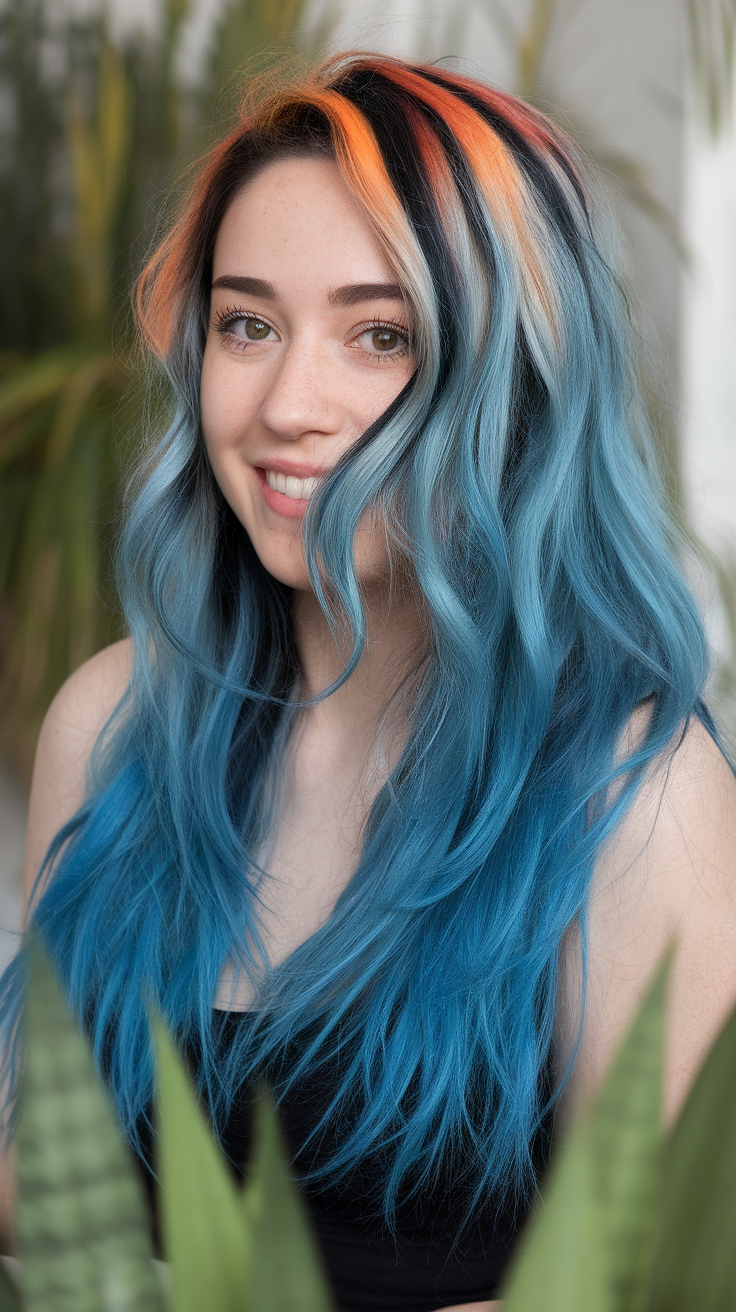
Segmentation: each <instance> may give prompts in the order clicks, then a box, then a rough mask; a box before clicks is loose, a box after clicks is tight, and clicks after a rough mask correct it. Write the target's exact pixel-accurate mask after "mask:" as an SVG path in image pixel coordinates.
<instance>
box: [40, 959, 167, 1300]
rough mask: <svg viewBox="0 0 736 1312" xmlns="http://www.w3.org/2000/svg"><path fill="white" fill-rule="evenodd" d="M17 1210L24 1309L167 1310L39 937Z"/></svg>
mask: <svg viewBox="0 0 736 1312" xmlns="http://www.w3.org/2000/svg"><path fill="white" fill-rule="evenodd" d="M27 952H28V989H27V996H26V1005H25V1015H24V1072H23V1079H22V1084H21V1093H20V1105H19V1114H18V1130H17V1146H18V1164H17V1182H18V1200H17V1207H16V1217H17V1231H18V1246H19V1252H20V1258H21V1261H22V1263H23V1291H24V1307H25V1308H26V1309H27V1312H102V1309H105V1310H107V1309H110V1310H111V1312H112V1309H114V1310H115V1312H160V1309H161V1295H160V1292H159V1286H158V1282H157V1278H156V1274H155V1270H154V1266H153V1261H152V1253H151V1242H150V1222H149V1217H148V1210H147V1207H146V1205H145V1203H144V1200H143V1194H142V1190H141V1186H140V1181H139V1179H138V1177H137V1174H136V1169H135V1166H134V1164H133V1161H132V1158H131V1156H130V1152H129V1150H128V1149H127V1147H126V1146H125V1144H124V1143H123V1141H122V1139H121V1137H120V1134H119V1132H118V1129H117V1126H116V1124H115V1119H114V1116H113V1113H112V1111H111V1109H110V1107H109V1104H108V1100H107V1096H106V1094H105V1093H104V1091H103V1089H102V1088H101V1086H100V1083H99V1080H98V1078H97V1075H96V1072H95V1069H94V1066H93V1063H92V1059H91V1057H90V1054H89V1052H88V1050H87V1046H86V1044H85V1041H84V1039H83V1038H82V1036H81V1035H80V1033H79V1031H78V1030H77V1027H76V1026H75V1024H74V1022H73V1021H72V1019H71V1017H70V1016H69V1013H68V1011H67V1009H66V1006H65V1004H64V1000H63V998H62V996H61V993H60V991H59V988H58V985H57V984H56V981H55V980H54V978H53V975H52V973H51V970H50V967H49V965H48V962H47V959H46V956H45V953H44V951H43V949H42V947H41V945H40V942H39V940H38V938H37V937H36V936H35V935H33V934H31V935H30V936H29V939H28V945H27Z"/></svg>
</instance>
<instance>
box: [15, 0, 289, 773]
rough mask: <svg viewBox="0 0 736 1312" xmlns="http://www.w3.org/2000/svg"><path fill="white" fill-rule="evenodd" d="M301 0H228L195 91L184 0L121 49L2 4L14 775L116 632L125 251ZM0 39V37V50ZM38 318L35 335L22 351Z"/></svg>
mask: <svg viewBox="0 0 736 1312" xmlns="http://www.w3.org/2000/svg"><path fill="white" fill-rule="evenodd" d="M303 3H304V0H278V3H276V4H273V5H263V4H261V3H259V2H258V0H231V3H230V4H229V5H228V6H227V7H226V9H225V11H224V14H223V17H222V20H221V23H220V27H219V37H218V40H217V41H216V42H215V48H214V52H213V56H212V59H211V61H210V65H209V66H208V80H207V84H206V85H205V86H203V87H201V88H199V89H198V90H197V92H196V94H195V93H193V92H190V91H186V90H184V89H183V88H182V87H181V86H180V85H179V84H178V83H177V81H176V77H175V65H176V49H177V42H178V40H179V37H180V33H181V28H182V23H183V20H184V18H185V16H186V12H187V4H186V0H168V3H167V5H166V6H165V11H164V15H163V24H162V34H161V38H160V40H159V42H158V44H156V43H153V44H151V43H149V44H148V45H143V44H141V43H140V42H133V43H132V44H131V45H130V47H129V48H128V49H127V50H120V49H117V48H116V47H115V46H113V44H112V43H111V41H110V39H109V37H108V34H107V30H106V26H105V23H104V21H103V20H101V19H98V18H94V19H87V20H78V21H76V22H71V23H70V24H69V25H67V27H65V28H61V29H60V30H59V29H56V34H55V36H53V37H52V36H51V35H50V33H49V31H48V30H47V27H46V25H45V22H44V7H43V3H42V0H9V7H8V9H7V10H6V11H5V13H4V14H3V15H0V27H2V25H3V24H4V26H5V29H6V32H5V35H6V38H7V39H6V42H5V49H6V51H8V52H9V56H8V57H7V58H6V62H5V65H4V66H3V65H2V64H0V77H2V76H4V78H5V81H6V84H7V86H8V89H9V90H10V92H11V95H12V98H13V101H14V108H15V109H16V110H17V129H16V132H15V135H14V136H12V135H11V137H9V138H8V140H7V142H6V145H7V149H8V153H9V154H10V156H11V159H12V160H13V161H14V163H13V166H12V168H10V170H9V172H8V173H7V178H8V186H7V192H6V193H3V192H2V179H0V202H2V201H4V200H7V202H8V205H7V208H6V211H5V212H4V211H3V209H2V204H0V238H1V237H2V236H3V232H2V224H3V221H4V219H3V214H5V223H6V230H5V235H6V237H7V242H6V248H5V252H3V255H2V256H0V258H3V257H4V254H5V253H6V252H7V247H8V245H12V244H13V243H15V246H16V248H19V246H20V245H22V243H23V242H25V241H26V240H27V232H28V230H29V224H28V222H27V218H26V216H21V215H20V213H18V215H17V222H15V220H14V223H15V226H12V224H11V225H10V226H8V224H9V223H10V219H9V218H8V215H10V216H11V217H12V215H13V214H14V213H15V211H14V209H13V207H14V206H15V209H16V210H17V209H18V206H20V204H21V201H22V200H23V197H24V195H25V194H26V193H27V194H28V197H29V205H30V206H31V217H32V223H31V224H30V229H31V230H32V233H33V234H35V235H34V237H33V243H32V244H31V245H30V246H29V248H28V252H27V253H26V254H24V253H23V252H21V262H22V263H23V262H25V264H26V265H28V266H29V268H32V269H33V270H35V272H34V273H33V276H32V277H31V278H30V280H29V279H28V277H26V283H28V285H31V286H34V287H37V289H38V290H37V295H36V302H35V306H36V308H35V311H34V314H33V316H32V321H31V322H30V323H29V326H28V331H27V333H26V341H27V344H28V346H29V347H30V348H31V352H30V354H29V353H26V352H23V351H21V355H20V358H18V359H16V360H15V361H14V360H13V359H12V358H10V357H7V358H6V359H5V360H4V361H2V360H0V364H2V365H3V366H4V367H3V369H2V371H1V372H0V712H1V714H0V723H1V724H2V730H1V735H2V741H1V743H0V745H2V746H3V747H4V749H5V751H6V753H8V754H9V755H10V756H11V758H12V759H13V760H14V761H15V763H16V765H18V766H19V767H20V768H21V770H22V772H24V773H26V774H27V773H29V771H30V765H31V761H32V757H33V750H34V747H35V740H36V736H37V733H38V728H39V726H40V722H41V719H42V717H43V714H44V712H45V709H46V707H47V706H48V703H49V701H50V700H51V697H52V696H53V694H54V693H55V691H56V690H57V688H58V687H59V685H60V684H61V683H62V682H63V680H64V678H65V677H66V676H67V674H69V672H70V671H71V670H73V669H74V668H75V667H76V666H77V665H78V664H79V663H80V662H81V661H82V660H84V659H85V658H86V657H87V656H90V655H92V654H93V653H94V652H95V651H96V650H97V649H98V648H99V647H101V646H104V645H105V644H106V643H108V642H110V641H111V640H112V639H114V638H115V637H116V636H119V633H120V627H119V626H120V617H119V614H118V610H117V604H116V598H115V590H114V586H113V582H112V575H113V566H112V539H113V534H114V521H115V514H116V506H117V505H118V502H119V490H120V484H121V479H122V476H123V467H124V466H125V465H128V464H130V462H131V460H133V459H135V452H136V445H137V441H138V430H139V427H140V418H139V413H138V412H139V410H140V404H139V403H140V388H139V385H138V381H137V373H138V365H139V361H138V358H137V355H136V352H135V349H134V347H133V345H132V343H131V340H130V339H131V332H130V326H129V316H128V312H127V308H126V307H127V299H128V294H129V290H130V282H131V277H132V273H133V271H134V268H135V263H136V260H137V258H138V255H139V254H142V253H143V250H144V249H145V246H146V244H147V241H148V239H149V237H150V234H151V230H152V227H153V225H154V224H155V221H156V217H157V216H156V208H157V205H158V199H159V197H160V194H161V191H162V188H163V187H164V186H165V185H166V183H167V181H170V176H171V173H172V171H173V170H174V168H176V169H181V168H182V167H183V166H185V165H186V163H187V159H188V158H189V156H190V155H191V152H192V150H194V149H198V148H200V147H202V146H204V145H205V144H206V130H205V131H202V130H198V131H193V130H192V125H193V122H195V121H196V119H197V118H199V120H200V121H203V120H204V119H206V116H207V115H208V113H209V107H210V105H211V103H212V101H213V99H214V98H215V97H216V96H217V95H218V94H219V93H220V92H221V90H222V88H223V86H225V85H229V86H230V87H231V88H234V87H235V86H236V85H237V80H234V78H233V70H234V69H235V68H237V67H239V66H240V65H242V64H243V63H247V67H248V69H249V70H250V72H251V73H256V72H257V71H258V69H259V68H262V67H265V66H267V65H272V64H273V61H274V58H275V57H276V55H278V54H280V53H281V54H282V53H283V51H284V50H285V49H286V48H288V47H289V46H290V45H291V46H292V47H296V46H298V45H299V39H298V24H299V21H300V18H301V12H302V9H303ZM52 40H55V41H56V42H57V44H60V45H61V47H62V49H61V50H60V51H59V54H60V55H61V56H62V59H63V62H65V63H66V65H68V67H69V69H70V74H69V78H68V80H67V82H66V83H64V84H62V85H59V86H52V85H50V84H49V83H48V82H47V81H46V80H44V77H43V76H42V75H41V72H40V63H41V55H40V52H41V48H42V44H43V43H44V42H46V43H48V42H49V41H52ZM2 51H3V46H2V44H1V43H0V60H2V58H3V54H2ZM90 87H92V88H93V94H90ZM231 99H232V95H231ZM226 100H227V96H225V98H224V99H223V98H222V97H221V103H220V114H222V112H223V108H224V105H225V102H226ZM0 132H2V127H1V126H0ZM183 133H186V134H187V138H186V142H187V144H185V139H184V137H183V136H182V134H183ZM48 143H50V144H48ZM187 152H189V155H188V153H187ZM60 156H61V157H62V158H63V157H64V156H66V158H67V160H68V163H69V169H70V176H71V178H72V182H73V193H74V194H73V199H74V205H73V214H74V222H73V225H72V226H71V227H68V228H67V229H66V231H65V233H64V235H63V236H62V237H61V238H59V237H58V236H56V235H55V228H56V227H58V224H59V217H58V214H57V213H56V212H55V209H54V206H56V208H57V209H58V204H59V199H60V198H59V197H56V198H55V194H54V191H53V189H54V185H55V184H54V181H53V179H54V176H55V173H58V162H59V157H60ZM29 166H30V167H31V181H32V182H33V187H32V188H31V187H29V183H28V176H27V175H28V173H29ZM34 170H35V172H34ZM24 189H25V190H24ZM24 220H25V221H24ZM131 240H132V241H133V242H134V243H135V248H136V253H135V254H134V253H133V252H132V251H131V248H130V242H131ZM24 250H25V248H24ZM13 272H14V271H13V269H12V267H9V268H8V274H9V278H8V284H9V285H11V284H12V275H13ZM34 279H35V281H34ZM10 290H11V291H12V285H11V286H10ZM44 296H45V301H44ZM20 303H21V302H20V300H19V304H20ZM41 327H42V328H43V333H44V334H45V337H46V340H49V338H50V344H49V346H48V348H47V349H46V350H44V351H42V352H41V353H40V354H36V353H34V352H35V348H36V347H37V346H38V343H39V332H40V329H41ZM113 338H115V346H114V348H113V346H112V342H113ZM41 340H43V338H42V339H41ZM14 345H18V346H20V347H21V348H22V347H23V346H24V345H25V343H24V341H23V340H20V341H16V342H14Z"/></svg>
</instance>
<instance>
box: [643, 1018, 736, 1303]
mask: <svg viewBox="0 0 736 1312" xmlns="http://www.w3.org/2000/svg"><path fill="white" fill-rule="evenodd" d="M735 1091H736V1011H734V1012H733V1013H732V1015H731V1017H730V1018H729V1020H728V1021H727V1022H726V1025H725V1026H724V1028H723V1030H722V1031H721V1033H720V1035H719V1037H718V1039H717V1041H716V1043H715V1045H714V1047H713V1048H712V1049H711V1051H710V1053H709V1054H708V1057H707V1058H706V1061H705V1064H704V1066H703V1068H702V1070H701V1072H700V1075H699V1076H698V1078H697V1080H696V1082H695V1084H694V1086H693V1088H692V1090H691V1092H690V1096H689V1098H688V1100H687V1102H686V1104H685V1107H684V1108H683V1111H682V1114H681V1115H680V1118H679V1120H678V1122H677V1124H676V1126H675V1128H674V1130H673V1132H672V1136H671V1139H670V1141H669V1143H668V1145H667V1148H666V1152H665V1165H664V1192H663V1199H662V1209H661V1222H660V1229H659V1239H658V1244H657V1251H656V1257H655V1263H654V1272H653V1277H652V1285H651V1292H650V1298H649V1301H648V1303H647V1308H648V1309H651V1312H692V1310H693V1309H694V1308H697V1312H724V1310H725V1309H729V1308H733V1307H736V1093H735Z"/></svg>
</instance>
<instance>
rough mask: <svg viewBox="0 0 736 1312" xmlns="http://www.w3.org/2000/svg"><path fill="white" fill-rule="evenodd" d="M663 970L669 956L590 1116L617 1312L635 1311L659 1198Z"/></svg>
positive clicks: (655, 1220)
mask: <svg viewBox="0 0 736 1312" xmlns="http://www.w3.org/2000/svg"><path fill="white" fill-rule="evenodd" d="M668 966H669V958H668V959H667V961H665V962H664V964H663V965H662V967H661V968H660V969H659V970H658V971H657V974H656V976H655V978H654V981H653V982H652V985H651V987H650V989H649V991H648V993H647V996H646V998H645V999H644V1002H643V1004H642V1006H641V1008H640V1010H639V1012H638V1014H637V1016H636V1018H635V1020H634V1022H633V1024H632V1025H631V1027H630V1029H629V1031H628V1034H627V1035H626V1037H625V1038H624V1040H623V1043H622V1044H621V1046H620V1047H619V1049H618V1052H617V1053H616V1056H615V1058H614V1061H613V1065H612V1067H611V1070H610V1072H609V1075H608V1077H607V1079H606V1082H605V1085H604V1087H603V1090H602V1092H601V1094H600V1096H599V1098H598V1101H597V1104H596V1106H595V1109H594V1111H593V1115H592V1118H591V1127H590V1129H591V1144H592V1147H593V1152H594V1163H595V1170H596V1181H597V1185H598V1191H599V1196H600V1200H601V1204H602V1215H603V1226H604V1242H605V1248H606V1257H607V1263H608V1273H609V1280H610V1282H611V1290H612V1293H613V1296H614V1300H615V1304H616V1307H617V1309H620V1312H634V1309H636V1308H638V1307H639V1306H640V1299H641V1291H642V1288H643V1285H644V1282H645V1279H646V1276H647V1273H648V1271H649V1268H650V1264H651V1260H652V1248H653V1244H654V1236H655V1233H656V1227H657V1218H658V1213H659V1205H660V1200H661V1179H662V1145H663V1131H662V1074H663V1069H662V1068H663V1056H664V1052H663V1050H664V1008H665V991H666V985H667V975H668Z"/></svg>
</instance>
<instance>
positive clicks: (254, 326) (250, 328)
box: [245, 319, 271, 342]
mask: <svg viewBox="0 0 736 1312" xmlns="http://www.w3.org/2000/svg"><path fill="white" fill-rule="evenodd" d="M270 331H271V325H270V324H269V323H264V322H263V319H246V321H245V335H246V337H249V338H250V340H251V341H252V342H260V341H262V340H263V338H264V337H268V334H269V333H270Z"/></svg>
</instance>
